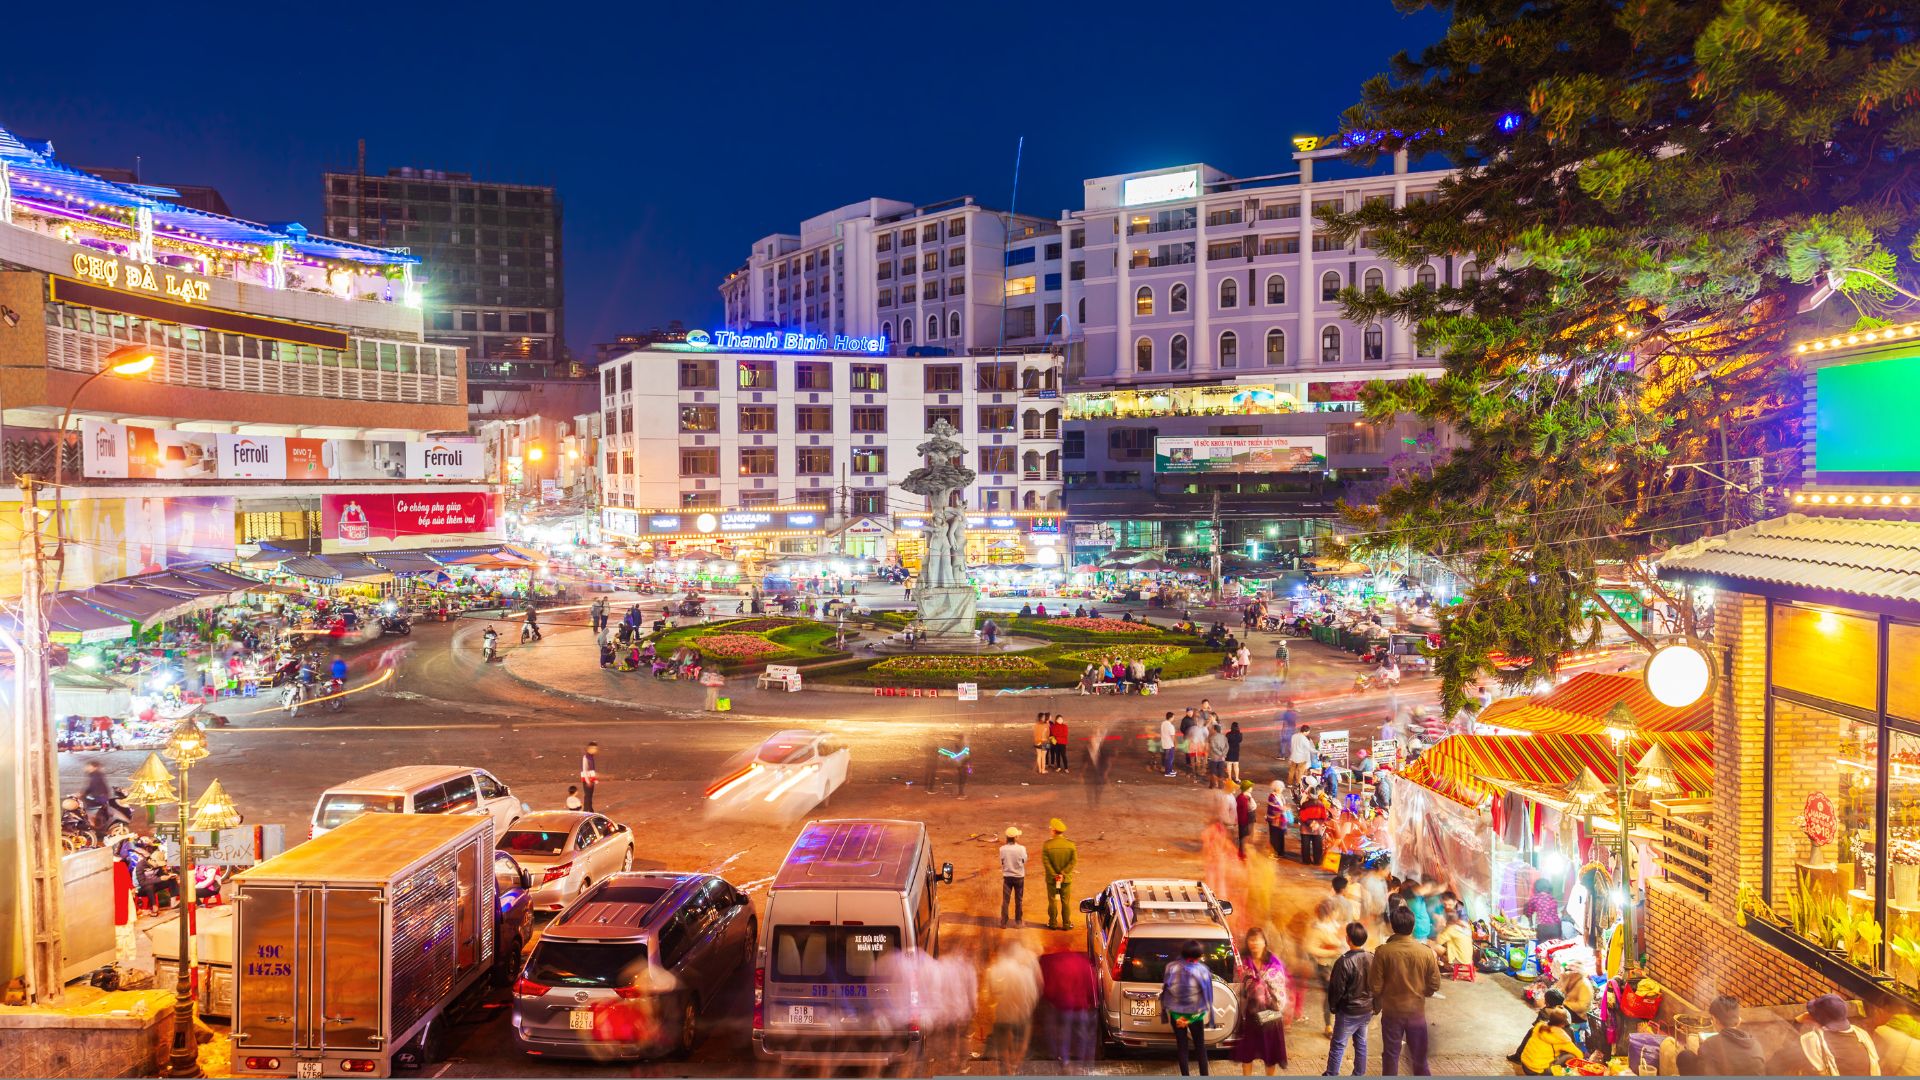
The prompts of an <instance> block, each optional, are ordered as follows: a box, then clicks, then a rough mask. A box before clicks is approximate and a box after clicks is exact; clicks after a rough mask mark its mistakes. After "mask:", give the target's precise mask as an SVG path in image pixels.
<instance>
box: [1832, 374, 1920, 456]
mask: <svg viewBox="0 0 1920 1080" xmlns="http://www.w3.org/2000/svg"><path fill="white" fill-rule="evenodd" d="M1813 390H1814V393H1813V405H1814V427H1813V469H1814V473H1815V475H1816V477H1817V479H1818V480H1819V481H1820V482H1821V483H1823V484H1874V485H1885V486H1889V487H1920V440H1915V439H1912V438H1900V437H1897V435H1896V434H1895V433H1897V432H1900V431H1905V430H1907V427H1908V425H1910V424H1911V423H1912V415H1913V403H1914V401H1915V400H1916V396H1920V353H1916V354H1913V355H1910V356H1899V357H1894V358H1892V359H1888V360H1870V361H1867V362H1866V363H1859V364H1837V365H1835V366H1833V367H1825V368H1821V369H1820V370H1818V371H1816V372H1815V373H1814V376H1813Z"/></svg>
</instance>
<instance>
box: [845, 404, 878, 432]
mask: <svg viewBox="0 0 1920 1080" xmlns="http://www.w3.org/2000/svg"><path fill="white" fill-rule="evenodd" d="M849 418H850V419H851V421H852V424H853V430H854V431H855V432H856V433H861V432H864V433H868V434H872V433H875V432H881V431H885V430H887V408H886V406H884V405H855V406H854V407H853V411H852V412H851V413H850V414H849Z"/></svg>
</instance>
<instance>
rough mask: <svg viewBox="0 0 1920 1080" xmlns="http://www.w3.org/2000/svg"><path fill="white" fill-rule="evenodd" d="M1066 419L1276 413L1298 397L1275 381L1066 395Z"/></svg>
mask: <svg viewBox="0 0 1920 1080" xmlns="http://www.w3.org/2000/svg"><path fill="white" fill-rule="evenodd" d="M1066 400H1067V407H1066V413H1067V419H1069V420H1101V419H1112V418H1120V417H1134V416H1278V415H1281V414H1283V413H1290V412H1296V411H1298V410H1299V408H1300V403H1299V397H1298V396H1297V392H1296V391H1295V389H1294V388H1292V387H1283V386H1281V385H1279V384H1277V383H1215V384H1210V385H1205V386H1167V387H1156V388H1152V389H1140V390H1135V389H1119V390H1103V391H1100V392H1097V393H1075V394H1068V395H1067V396H1066Z"/></svg>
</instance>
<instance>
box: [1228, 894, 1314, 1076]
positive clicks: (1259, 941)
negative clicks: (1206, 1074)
mask: <svg viewBox="0 0 1920 1080" xmlns="http://www.w3.org/2000/svg"><path fill="white" fill-rule="evenodd" d="M1299 1014H1300V1003H1299V1001H1298V999H1297V998H1296V997H1295V995H1294V994H1293V991H1292V987H1291V986H1290V985H1289V980H1288V979H1287V968H1286V965H1284V964H1282V963H1281V962H1280V958H1279V957H1277V956H1275V955H1273V950H1272V949H1270V948H1268V947H1267V932H1266V931H1265V930H1262V929H1260V928H1259V927H1257V926H1256V927H1254V928H1253V929H1251V930H1248V931H1247V937H1246V947H1245V948H1244V949H1243V950H1242V951H1241V953H1240V1024H1239V1027H1238V1028H1237V1029H1236V1030H1235V1033H1234V1041H1233V1054H1232V1056H1233V1060H1235V1061H1237V1062H1239V1063H1240V1072H1241V1073H1242V1074H1244V1075H1246V1076H1252V1075H1253V1067H1254V1065H1256V1064H1261V1065H1265V1066H1266V1067H1267V1075H1268V1076H1278V1075H1280V1070H1281V1069H1282V1068H1283V1067H1285V1066H1286V1064H1287V1024H1288V1023H1289V1022H1290V1021H1292V1020H1297V1019H1299Z"/></svg>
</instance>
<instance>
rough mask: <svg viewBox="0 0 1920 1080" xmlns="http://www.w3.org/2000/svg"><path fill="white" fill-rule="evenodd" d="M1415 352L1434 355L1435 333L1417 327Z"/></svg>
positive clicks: (1414, 334) (1414, 343)
mask: <svg viewBox="0 0 1920 1080" xmlns="http://www.w3.org/2000/svg"><path fill="white" fill-rule="evenodd" d="M1413 354H1414V355H1415V356H1432V355H1433V335H1432V334H1429V333H1428V332H1427V331H1425V330H1419V329H1416V330H1415V331H1414V332H1413Z"/></svg>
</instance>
